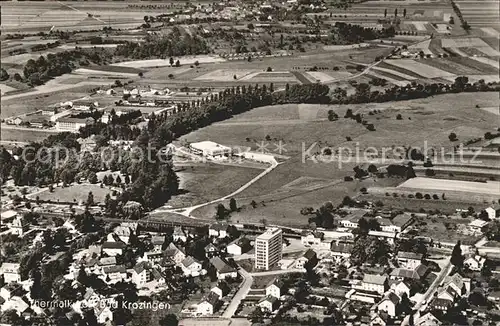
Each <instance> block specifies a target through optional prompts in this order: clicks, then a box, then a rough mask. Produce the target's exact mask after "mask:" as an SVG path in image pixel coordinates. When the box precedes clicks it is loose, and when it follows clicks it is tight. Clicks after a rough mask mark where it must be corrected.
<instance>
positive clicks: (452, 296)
mask: <svg viewBox="0 0 500 326" xmlns="http://www.w3.org/2000/svg"><path fill="white" fill-rule="evenodd" d="M460 296H461V295H460V292H457V291H456V290H455V288H453V287H451V286H447V287H443V288H442V289H441V290H440V291H439V292H438V295H437V298H438V299H441V300H447V301H449V302H451V303H453V302H455V300H456V299H457V298H459V297H460Z"/></svg>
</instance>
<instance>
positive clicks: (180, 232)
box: [172, 226, 188, 242]
mask: <svg viewBox="0 0 500 326" xmlns="http://www.w3.org/2000/svg"><path fill="white" fill-rule="evenodd" d="M172 238H173V240H174V241H175V242H178V241H180V242H186V241H187V239H188V233H187V232H186V231H185V230H184V229H183V228H182V227H180V226H176V227H175V228H174V232H173V233H172Z"/></svg>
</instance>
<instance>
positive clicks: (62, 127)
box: [56, 118, 94, 132]
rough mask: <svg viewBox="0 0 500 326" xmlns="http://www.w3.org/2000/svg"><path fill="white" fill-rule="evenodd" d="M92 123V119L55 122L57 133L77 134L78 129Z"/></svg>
mask: <svg viewBox="0 0 500 326" xmlns="http://www.w3.org/2000/svg"><path fill="white" fill-rule="evenodd" d="M93 122H94V120H93V119H92V118H87V119H80V118H60V119H58V120H57V121H56V129H57V130H59V131H71V132H78V130H80V128H82V127H85V126H87V125H89V124H92V123H93Z"/></svg>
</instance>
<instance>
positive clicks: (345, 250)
mask: <svg viewBox="0 0 500 326" xmlns="http://www.w3.org/2000/svg"><path fill="white" fill-rule="evenodd" d="M352 248H354V245H353V244H351V243H344V242H337V241H332V243H331V245H330V250H331V251H332V258H333V259H334V260H335V261H336V262H341V261H343V260H345V259H349V258H350V257H351V251H352Z"/></svg>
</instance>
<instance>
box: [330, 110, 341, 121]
mask: <svg viewBox="0 0 500 326" xmlns="http://www.w3.org/2000/svg"><path fill="white" fill-rule="evenodd" d="M338 118H339V116H338V115H337V113H335V111H333V110H328V120H329V121H336V120H337V119H338Z"/></svg>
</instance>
